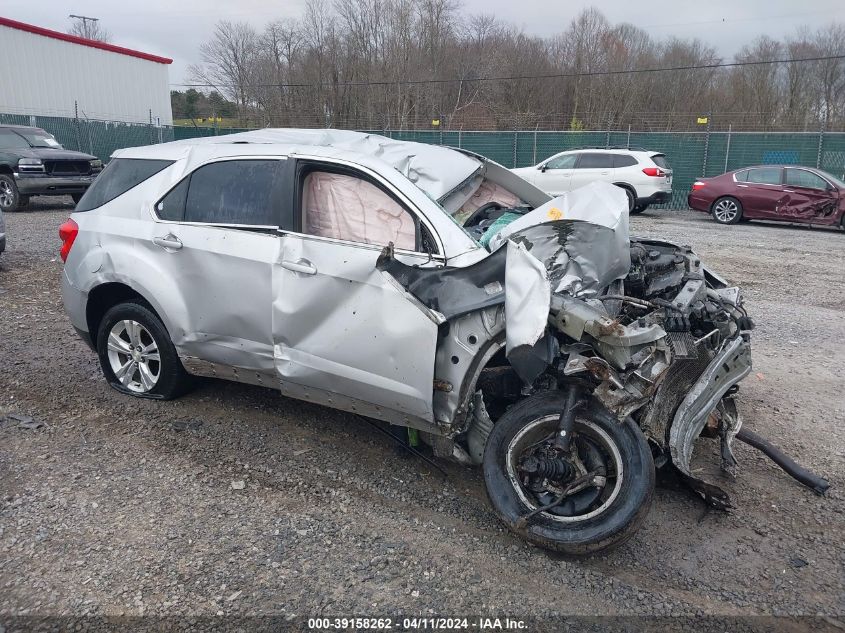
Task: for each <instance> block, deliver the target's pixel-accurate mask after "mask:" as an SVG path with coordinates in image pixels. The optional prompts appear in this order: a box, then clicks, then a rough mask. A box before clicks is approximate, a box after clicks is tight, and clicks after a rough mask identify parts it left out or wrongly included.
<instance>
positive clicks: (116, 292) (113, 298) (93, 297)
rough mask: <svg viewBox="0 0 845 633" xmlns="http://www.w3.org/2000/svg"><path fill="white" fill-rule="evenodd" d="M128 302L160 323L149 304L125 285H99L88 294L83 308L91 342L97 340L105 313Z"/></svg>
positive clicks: (116, 283)
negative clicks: (154, 316)
mask: <svg viewBox="0 0 845 633" xmlns="http://www.w3.org/2000/svg"><path fill="white" fill-rule="evenodd" d="M129 302H131V303H138V304H141V305H142V306H144V307H145V308H147V309H148V310H149V311H150V312H152V313H153V314H155V315H156V317H157V318H158V319H159V320H160V321H161V317H160V316H159V315H158V313H157V312H156V311H155V308H153V306H152V305H150V302H149V301H147V300H146V299H144V297H143V296H142V295H141V294H140V293H138V292H136V291H135V290H133V289H132V288H130V287H129V286H127V285H126V284H122V283H119V282H110V283H106V284H101V285H99V286H96V287H95V288H93V289H92V290H91V291H90V292H89V293H88V303H87V305H86V306H85V322H86V323H87V324H88V334H89V335H90V336H91V340H93V341H96V340H97V331H98V330H99V329H100V322H101V321H102V320H103V317H104V316H105V314H106V312H108V311H109V310H110V309H111V308H113V307H114V306H116V305H117V304H119V303H129Z"/></svg>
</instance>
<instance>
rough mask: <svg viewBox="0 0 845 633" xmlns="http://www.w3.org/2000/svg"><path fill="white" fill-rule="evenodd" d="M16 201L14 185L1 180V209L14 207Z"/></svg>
mask: <svg viewBox="0 0 845 633" xmlns="http://www.w3.org/2000/svg"><path fill="white" fill-rule="evenodd" d="M14 201H15V194H14V192H13V191H12V185H10V184H9V183H8V182H7V181H5V180H0V207H3V208H4V209H7V208H9V207H11V206H12V204H13V203H14Z"/></svg>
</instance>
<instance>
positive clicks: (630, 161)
mask: <svg viewBox="0 0 845 633" xmlns="http://www.w3.org/2000/svg"><path fill="white" fill-rule="evenodd" d="M655 158H656V157H655ZM654 163H655V164H656V165H657V166H658V167H663V165H660V164H659V163H658V162H657V160H655V161H654ZM636 164H637V159H636V158H634V157H633V156H630V155H628V154H613V166H614V167H633V166H634V165H636Z"/></svg>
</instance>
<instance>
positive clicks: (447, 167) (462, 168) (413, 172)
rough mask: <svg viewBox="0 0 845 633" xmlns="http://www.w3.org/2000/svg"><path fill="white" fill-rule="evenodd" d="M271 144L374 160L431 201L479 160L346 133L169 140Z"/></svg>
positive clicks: (283, 131) (271, 131)
mask: <svg viewBox="0 0 845 633" xmlns="http://www.w3.org/2000/svg"><path fill="white" fill-rule="evenodd" d="M231 143H272V144H279V145H299V146H309V145H312V146H319V147H333V148H337V149H340V150H346V151H350V152H357V153H360V154H365V155H367V156H370V157H373V158H377V159H379V160H381V161H383V162H385V163H387V164H388V165H390V166H391V167H393V168H394V169H396V170H397V171H399V172H400V173H402V174H403V175H404V176H406V177H407V178H408V180H410V181H411V182H412V183H414V184H415V185H416V186H417V187H418V188H420V189H421V190H422V191H424V192H425V193H427V194H428V195H429V196H430V197H431V198H434V199H435V200H439V199H440V198H442V197H443V196H445V195H446V194H447V193H449V192H450V191H452V190H453V189H454V188H455V187H457V186H458V185H460V184H461V183H462V182H464V181H465V180H466V179H467V178H469V177H470V176H472V174H474V173H475V172H476V171H477V170H478V168H479V167H480V166H481V164H482V163H481V161H480V160H478V159H476V158H473V157H471V156H467V155H465V154H462V153H461V152H458V151H455V150H453V149H449V148H446V147H441V146H438V145H429V144H427V143H415V142H413V141H400V140H397V139H391V138H388V137H386V136H380V135H378V134H369V133H366V132H353V131H350V130H325V129H324V130H304V129H294V128H266V129H263V130H253V131H251V132H239V133H236V134H224V135H222V136H212V137H206V138H194V139H185V140H181V141H173V142H172V143H168V144H169V145H206V144H212V145H213V144H231Z"/></svg>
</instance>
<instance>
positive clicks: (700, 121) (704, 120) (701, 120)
mask: <svg viewBox="0 0 845 633" xmlns="http://www.w3.org/2000/svg"><path fill="white" fill-rule="evenodd" d="M696 122H697V123H698V124H699V125H707V117H706V116H700V117H698V120H697V121H696Z"/></svg>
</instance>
